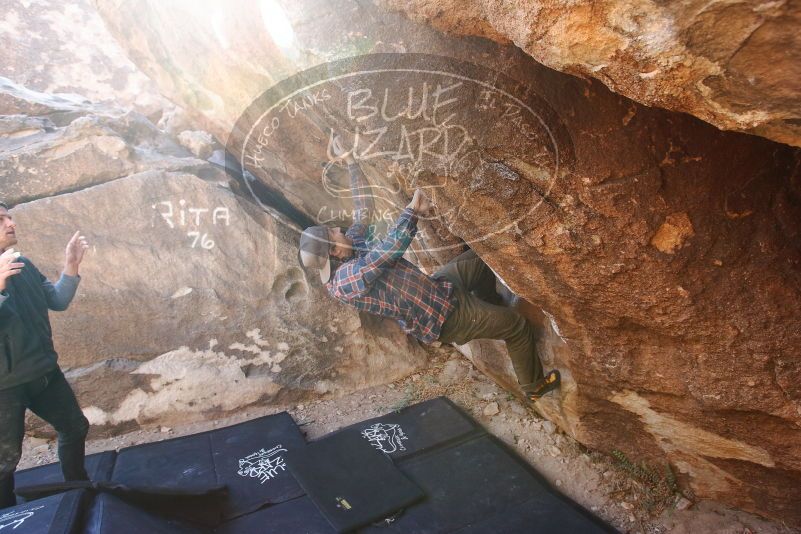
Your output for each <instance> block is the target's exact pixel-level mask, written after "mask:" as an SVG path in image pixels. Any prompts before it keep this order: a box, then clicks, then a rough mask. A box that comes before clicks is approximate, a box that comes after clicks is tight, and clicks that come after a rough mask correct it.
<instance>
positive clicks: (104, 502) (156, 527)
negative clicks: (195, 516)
mask: <svg viewBox="0 0 801 534" xmlns="http://www.w3.org/2000/svg"><path fill="white" fill-rule="evenodd" d="M204 532H207V531H205V530H201V529H198V528H196V527H193V526H191V525H188V524H186V523H183V522H181V521H180V520H177V519H170V518H166V517H163V516H159V515H155V514H151V513H150V512H146V511H145V510H143V509H141V508H139V507H137V506H133V505H131V504H128V503H126V502H123V501H122V500H120V499H118V498H117V497H115V496H113V495H110V494H108V493H100V494H98V495H97V497H95V500H94V502H93V503H92V505H91V507H90V508H89V512H88V513H87V517H86V527H85V529H84V531H83V534H202V533H204Z"/></svg>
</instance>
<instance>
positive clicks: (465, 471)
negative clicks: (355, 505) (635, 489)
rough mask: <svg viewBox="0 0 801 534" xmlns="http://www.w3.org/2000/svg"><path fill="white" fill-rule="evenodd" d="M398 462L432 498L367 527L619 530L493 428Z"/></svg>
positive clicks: (415, 533)
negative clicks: (547, 477)
mask: <svg viewBox="0 0 801 534" xmlns="http://www.w3.org/2000/svg"><path fill="white" fill-rule="evenodd" d="M398 467H399V468H400V469H401V471H403V472H404V473H406V475H408V477H409V478H410V479H411V480H413V481H414V482H415V483H417V484H418V485H419V486H420V487H421V488H423V490H424V491H425V492H426V495H427V499H426V500H425V501H423V502H421V503H419V504H417V505H415V506H413V507H411V508H409V509H407V510H406V511H405V513H404V514H403V515H401V516H400V517H398V518H397V519H396V520H395V521H394V522H393V523H391V524H390V525H389V526H388V528H383V527H382V528H371V529H367V530H365V532H370V533H373V532H375V533H378V532H387V530H389V531H390V532H403V533H408V534H429V533H442V532H463V531H464V532H474V533H478V532H487V533H490V532H504V533H507V532H526V533H543V534H545V533H548V534H550V533H553V532H559V533H562V532H581V533H583V534H592V533H602V532H614V531H613V530H611V529H610V528H609V527H608V526H607V525H605V524H604V523H603V522H601V521H600V520H598V519H597V518H595V517H594V516H592V515H591V514H589V513H588V512H586V511H585V510H583V509H581V508H580V507H579V506H578V505H576V504H575V503H573V502H572V501H570V500H569V499H567V498H566V497H564V496H562V495H561V494H559V493H558V492H557V491H556V490H555V489H554V488H552V487H551V486H550V485H549V484H548V482H547V481H546V480H545V479H543V478H542V476H541V475H539V474H538V473H536V471H534V470H533V469H532V468H531V467H529V466H528V465H527V464H526V463H525V462H524V461H523V460H522V459H520V458H518V457H517V456H516V455H515V454H514V453H513V452H512V451H510V450H508V449H507V448H506V447H505V446H504V445H503V444H501V443H500V442H498V441H497V440H496V439H495V438H494V437H492V436H490V435H488V434H486V435H483V436H476V437H474V438H473V439H470V440H468V441H466V442H462V443H458V444H454V445H450V446H445V447H441V448H436V449H434V450H431V451H428V452H426V453H423V454H419V455H417V456H415V457H413V458H410V459H408V460H405V461H401V462H399V463H398Z"/></svg>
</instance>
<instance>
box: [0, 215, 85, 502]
mask: <svg viewBox="0 0 801 534" xmlns="http://www.w3.org/2000/svg"><path fill="white" fill-rule="evenodd" d="M16 228H17V226H16V224H15V223H14V220H13V218H12V217H11V214H10V213H9V212H8V206H7V205H6V204H4V203H2V202H0V253H1V254H0V508H7V507H9V506H14V504H15V498H14V471H15V470H16V468H17V464H18V463H19V460H20V457H21V455H22V440H23V438H24V436H25V411H26V410H27V409H30V410H31V411H32V412H33V413H35V414H36V415H38V416H39V417H41V418H42V419H44V420H45V421H46V422H48V423H49V424H51V425H53V427H54V428H55V429H56V431H57V432H58V458H59V461H60V462H61V470H62V472H63V474H64V479H65V480H68V481H70V480H88V477H87V474H86V469H84V452H85V442H86V434H87V432H88V431H89V421H87V419H86V417H84V415H83V412H81V408H80V407H79V406H78V401H77V400H76V399H75V393H73V391H72V388H71V387H70V385H69V383H67V380H66V379H65V378H64V374H63V373H62V372H61V369H60V368H59V366H58V363H56V360H57V358H58V355H57V354H56V351H55V349H54V347H53V336H52V331H51V328H50V319H49V317H48V309H50V310H54V311H62V310H66V309H67V307H68V306H69V304H70V302H71V301H72V297H73V296H74V295H75V291H76V289H77V288H78V282H79V281H80V276H79V275H78V267H79V265H80V264H81V261H82V260H83V256H84V253H85V252H86V249H87V248H88V245H87V243H86V239H85V238H84V237H83V236H82V235H80V234H79V233H78V232H76V233H75V235H73V236H72V239H70V241H69V243H67V250H66V262H65V265H64V271H63V273H62V274H61V278H60V279H59V280H58V282H56V283H55V284H52V283H50V282H49V281H48V280H47V278H45V277H44V275H42V273H40V272H39V270H38V269H36V267H35V266H34V265H33V263H31V262H30V260H28V259H27V258H23V257H21V256H20V254H19V252H16V251H15V250H14V249H13V248H11V247H12V246H14V245H16V244H17V234H16Z"/></svg>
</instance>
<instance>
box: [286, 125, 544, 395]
mask: <svg viewBox="0 0 801 534" xmlns="http://www.w3.org/2000/svg"><path fill="white" fill-rule="evenodd" d="M331 146H332V152H333V154H334V156H335V157H336V158H338V159H342V160H344V161H345V162H346V163H347V165H348V171H349V173H350V186H351V192H352V196H353V199H354V212H353V213H354V215H353V224H352V225H351V226H350V227H349V228H348V229H347V231H345V232H343V231H342V229H340V228H332V227H328V226H311V227H309V228H306V230H304V231H303V233H302V234H301V237H300V260H301V262H302V264H303V265H304V267H306V268H314V269H317V270H319V272H320V279H321V280H322V282H323V284H325V287H326V289H327V290H328V292H329V293H330V294H331V295H332V296H333V297H335V298H336V299H338V300H340V301H341V302H344V303H345V304H348V305H351V306H353V307H355V308H357V309H358V310H360V311H365V312H368V313H371V314H374V315H380V316H383V317H389V318H392V319H394V320H396V321H398V323H399V324H400V326H401V328H403V330H404V331H405V332H406V333H408V334H411V335H413V336H414V337H416V338H417V339H419V340H420V341H422V342H423V343H432V342H434V341H440V342H442V343H456V344H460V345H461V344H464V343H467V342H468V341H471V340H473V339H502V340H504V341H505V342H506V348H507V350H508V351H509V356H510V358H511V360H512V363H513V365H514V370H515V373H516V374H517V379H518V382H519V383H520V384H521V387H522V388H523V390H524V391H525V392H526V394H527V396H528V398H529V399H531V400H537V399H539V398H540V397H542V396H543V395H544V394H545V393H548V392H549V391H552V390H554V389H556V388H557V387H558V386H559V384H560V377H559V371H558V370H553V371H551V372H549V373H548V374H547V375H545V376H543V370H542V364H541V363H540V359H539V357H538V355H537V350H536V335H535V333H534V328H533V327H532V326H531V325H530V324H529V323H528V321H526V319H525V318H524V317H523V316H522V315H521V314H519V313H518V312H517V311H515V310H513V309H510V308H506V307H503V306H497V305H494V304H491V303H489V302H487V301H488V300H492V299H493V297H497V294H496V293H495V275H494V273H493V272H492V270H491V269H490V268H489V267H488V266H487V265H486V264H485V263H484V262H483V261H481V259H480V258H479V257H478V255H477V254H476V253H475V252H473V251H472V250H471V251H467V252H465V253H463V254H461V255H459V256H457V257H456V258H454V259H453V260H451V261H450V262H449V263H448V264H447V265H445V266H444V267H442V268H441V269H440V270H439V271H437V272H436V273H434V274H433V275H431V276H429V275H426V274H425V273H423V272H422V271H420V269H418V268H417V266H415V265H414V264H412V263H411V262H409V261H407V260H406V259H404V258H403V254H404V252H405V251H406V249H407V247H408V246H409V245H410V244H411V242H412V239H413V238H414V236H415V234H416V233H417V217H418V215H423V216H424V215H426V214H427V213H428V211H429V209H430V207H431V203H430V201H429V200H428V199H427V198H426V197H425V196H424V195H423V192H422V191H421V190H420V189H418V190H416V191H415V192H414V196H413V197H412V200H411V202H410V203H409V205H408V206H406V209H404V210H403V212H401V214H400V216H399V217H398V219H397V220H396V221H395V224H394V225H393V226H392V227H390V229H389V230H388V232H387V237H386V238H385V239H383V240H382V241H379V240H377V239H374V238H373V237H372V236H371V235H370V232H368V226H367V221H368V220H369V219H368V216H369V215H368V214H369V213H370V212H371V211H372V209H373V206H372V200H371V198H370V195H369V193H365V191H367V190H368V189H367V187H368V184H367V182H366V179H365V177H364V173H363V172H362V170H361V168H360V167H359V165H358V163H357V162H356V160H355V158H354V157H353V155H352V154H351V153H350V152H346V151H345V150H344V149H343V147H342V144H341V141H340V139H339V138H338V137H335V138H334V139H333V141H332V144H331ZM332 258H333V260H332ZM332 262H333V263H335V268H334V269H332ZM332 271H333V273H332ZM474 293H475V294H474Z"/></svg>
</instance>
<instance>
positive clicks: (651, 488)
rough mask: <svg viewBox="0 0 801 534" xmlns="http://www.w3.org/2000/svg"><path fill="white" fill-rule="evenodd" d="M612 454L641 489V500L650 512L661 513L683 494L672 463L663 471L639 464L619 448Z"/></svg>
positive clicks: (638, 488) (636, 487) (620, 466)
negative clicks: (671, 466) (671, 465)
mask: <svg viewBox="0 0 801 534" xmlns="http://www.w3.org/2000/svg"><path fill="white" fill-rule="evenodd" d="M612 456H613V457H614V458H615V460H617V467H618V468H620V469H621V470H622V471H623V472H624V473H626V474H627V475H628V477H629V478H630V479H631V480H632V481H633V482H634V485H635V488H634V489H637V490H640V491H639V492H638V493H641V498H640V499H639V501H640V503H641V504H642V507H643V508H644V509H645V511H646V512H648V513H649V514H659V513H661V512H662V511H663V510H665V509H666V508H669V507H670V506H672V505H673V503H674V502H675V500H676V497H677V496H678V495H680V494H681V493H680V491H679V486H678V483H677V482H676V475H675V473H673V470H672V469H671V468H670V464H666V465H665V468H664V471H661V470H659V469H655V468H652V467H649V466H648V465H646V464H645V462H642V463H640V464H639V465H637V464H635V463H634V462H632V461H631V460H629V458H628V457H627V456H626V455H625V453H623V452H622V451H619V450H617V449H615V450H613V451H612Z"/></svg>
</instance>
